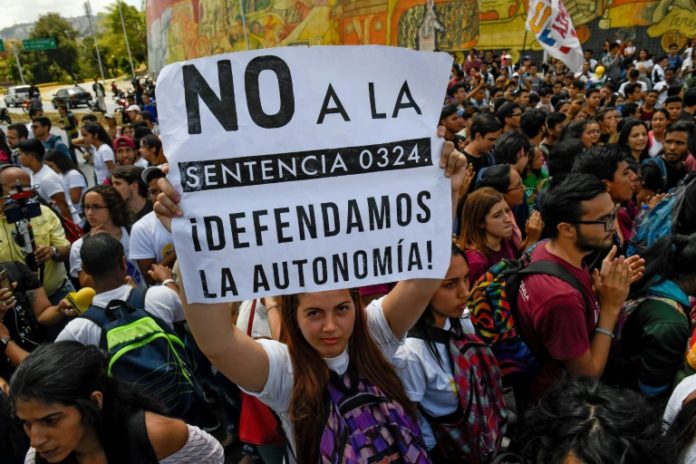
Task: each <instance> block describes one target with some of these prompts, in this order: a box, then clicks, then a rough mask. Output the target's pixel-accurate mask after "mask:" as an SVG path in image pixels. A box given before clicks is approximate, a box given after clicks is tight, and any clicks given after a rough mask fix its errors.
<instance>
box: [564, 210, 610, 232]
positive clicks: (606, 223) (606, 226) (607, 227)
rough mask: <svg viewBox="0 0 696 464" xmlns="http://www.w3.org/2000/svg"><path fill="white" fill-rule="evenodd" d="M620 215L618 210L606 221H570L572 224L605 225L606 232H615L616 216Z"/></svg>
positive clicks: (605, 219) (606, 218)
mask: <svg viewBox="0 0 696 464" xmlns="http://www.w3.org/2000/svg"><path fill="white" fill-rule="evenodd" d="M617 213H618V209H615V210H614V211H613V212H612V213H611V214H610V215H608V216H607V217H605V218H604V219H602V220H600V221H572V222H571V221H568V222H569V223H570V224H587V225H592V224H603V225H604V232H611V231H613V230H614V228H615V225H616V214H617Z"/></svg>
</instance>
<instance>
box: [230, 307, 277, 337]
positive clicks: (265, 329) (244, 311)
mask: <svg viewBox="0 0 696 464" xmlns="http://www.w3.org/2000/svg"><path fill="white" fill-rule="evenodd" d="M253 302H254V300H244V301H242V304H241V305H239V315H238V316H237V324H236V325H237V328H238V329H239V330H241V331H242V332H244V333H247V331H248V329H249V316H250V315H251V305H252V303H253ZM251 338H254V339H256V338H273V337H272V336H271V326H270V325H268V311H266V306H265V305H264V304H263V302H262V301H261V300H260V299H259V300H256V309H254V322H253V323H252V324H251Z"/></svg>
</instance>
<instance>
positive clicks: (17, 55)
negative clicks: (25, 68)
mask: <svg viewBox="0 0 696 464" xmlns="http://www.w3.org/2000/svg"><path fill="white" fill-rule="evenodd" d="M11 46H12V51H13V52H14V56H15V61H16V62H17V69H19V78H20V79H21V80H22V85H25V84H26V82H24V73H23V72H22V62H21V61H19V52H18V51H17V48H19V46H18V45H17V44H12V45H11Z"/></svg>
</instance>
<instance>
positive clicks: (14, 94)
mask: <svg viewBox="0 0 696 464" xmlns="http://www.w3.org/2000/svg"><path fill="white" fill-rule="evenodd" d="M30 93H31V86H30V85H15V86H13V87H10V88H9V89H7V94H5V106H7V107H8V108H10V107H12V106H15V107H20V106H22V103H24V100H29V98H30Z"/></svg>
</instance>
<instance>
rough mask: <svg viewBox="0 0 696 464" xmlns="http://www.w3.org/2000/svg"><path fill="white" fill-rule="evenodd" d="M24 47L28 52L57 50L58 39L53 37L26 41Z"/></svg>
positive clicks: (23, 42) (23, 43)
mask: <svg viewBox="0 0 696 464" xmlns="http://www.w3.org/2000/svg"><path fill="white" fill-rule="evenodd" d="M22 47H23V48H24V50H26V51H28V52H37V51H42V50H55V49H56V48H58V47H57V46H56V39H54V38H53V37H46V38H42V39H26V40H23V41H22Z"/></svg>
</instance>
